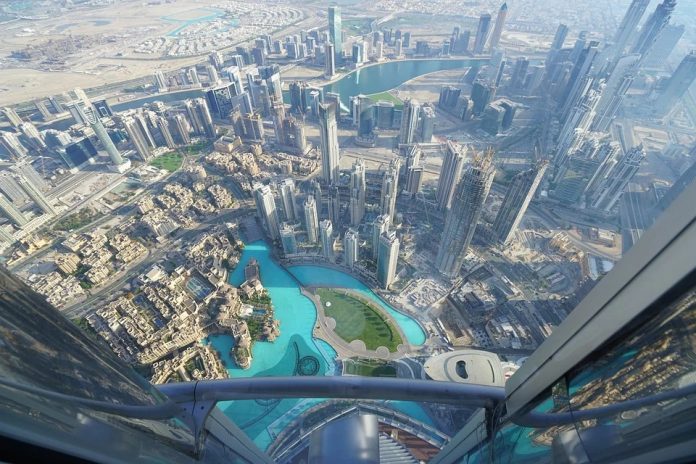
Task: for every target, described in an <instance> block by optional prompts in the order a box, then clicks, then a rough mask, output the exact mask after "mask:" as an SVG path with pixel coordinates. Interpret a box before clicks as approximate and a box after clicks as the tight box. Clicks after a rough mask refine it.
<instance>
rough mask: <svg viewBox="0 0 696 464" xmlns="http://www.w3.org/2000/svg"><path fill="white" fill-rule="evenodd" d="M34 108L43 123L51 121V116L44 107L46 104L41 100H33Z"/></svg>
mask: <svg viewBox="0 0 696 464" xmlns="http://www.w3.org/2000/svg"><path fill="white" fill-rule="evenodd" d="M34 106H35V107H36V109H37V110H39V113H41V118H42V119H43V120H44V121H50V120H51V119H53V114H52V113H51V112H50V111H48V108H47V107H46V104H45V103H44V101H43V100H40V99H37V100H34Z"/></svg>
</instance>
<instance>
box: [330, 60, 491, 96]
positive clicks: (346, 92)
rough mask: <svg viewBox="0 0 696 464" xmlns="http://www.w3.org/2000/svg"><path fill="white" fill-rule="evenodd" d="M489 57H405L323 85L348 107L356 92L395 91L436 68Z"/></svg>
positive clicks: (466, 64) (478, 62)
mask: <svg viewBox="0 0 696 464" xmlns="http://www.w3.org/2000/svg"><path fill="white" fill-rule="evenodd" d="M488 61H489V60H488V59H461V60H448V59H439V60H437V59H436V60H401V61H389V62H386V63H382V64H378V65H374V66H367V67H365V68H360V69H358V70H356V71H354V72H352V73H350V74H347V75H346V76H344V77H342V78H341V79H339V80H337V81H336V82H332V83H331V84H327V85H325V86H324V87H323V90H324V92H336V93H338V94H340V95H341V101H342V102H343V104H344V105H346V106H348V104H349V103H350V97H352V96H355V95H360V94H364V95H371V94H374V93H380V92H385V91H387V90H391V89H393V88H396V87H398V86H400V85H401V84H403V83H404V82H406V81H409V80H411V79H413V78H415V77H418V76H422V75H423V74H428V73H431V72H435V71H444V70H447V69H460V68H468V67H471V66H482V65H485V64H487V63H488Z"/></svg>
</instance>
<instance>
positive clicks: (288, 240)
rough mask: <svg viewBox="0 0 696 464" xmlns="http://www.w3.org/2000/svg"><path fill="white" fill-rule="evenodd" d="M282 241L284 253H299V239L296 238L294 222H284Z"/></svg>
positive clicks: (281, 231) (281, 230)
mask: <svg viewBox="0 0 696 464" xmlns="http://www.w3.org/2000/svg"><path fill="white" fill-rule="evenodd" d="M280 243H281V245H282V246H283V253H285V254H286V255H294V254H295V253H297V239H296V238H295V229H294V228H293V226H292V224H288V223H287V222H284V223H283V224H281V226H280Z"/></svg>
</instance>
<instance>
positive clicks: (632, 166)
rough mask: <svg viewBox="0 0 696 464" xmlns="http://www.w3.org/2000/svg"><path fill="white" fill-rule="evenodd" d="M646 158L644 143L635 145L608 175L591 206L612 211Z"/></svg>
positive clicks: (595, 194) (592, 199)
mask: <svg viewBox="0 0 696 464" xmlns="http://www.w3.org/2000/svg"><path fill="white" fill-rule="evenodd" d="M644 159H645V150H643V145H639V146H637V147H633V148H631V149H630V150H628V151H627V152H626V153H624V155H623V157H621V159H619V161H618V162H617V163H616V165H615V166H614V168H613V169H612V170H611V171H609V173H608V174H607V176H606V177H605V178H604V179H603V180H602V182H601V184H600V185H599V187H598V188H597V190H596V191H595V193H594V195H593V196H592V198H591V206H592V208H594V209H599V210H603V211H607V212H608V211H611V209H612V208H613V207H614V205H615V204H616V202H617V201H618V200H619V198H621V194H622V193H623V191H624V189H625V188H626V185H628V183H629V182H630V181H631V179H633V176H634V175H635V174H636V173H637V172H638V169H639V168H640V163H641V162H642V161H643V160H644Z"/></svg>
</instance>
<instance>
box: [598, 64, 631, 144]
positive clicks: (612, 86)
mask: <svg viewBox="0 0 696 464" xmlns="http://www.w3.org/2000/svg"><path fill="white" fill-rule="evenodd" d="M639 60H640V55H638V54H632V55H627V56H623V57H621V58H619V59H618V61H617V62H616V65H615V66H614V70H613V71H612V72H611V75H610V76H609V78H608V79H607V81H606V83H605V86H604V90H603V91H602V96H601V97H600V99H599V101H598V102H597V106H596V108H595V115H594V119H593V120H592V126H591V127H590V129H592V130H593V131H598V132H604V131H606V130H607V129H609V126H610V125H611V122H612V120H613V119H614V116H616V112H617V111H618V110H619V107H620V106H621V103H622V102H623V99H624V97H625V95H626V93H627V92H628V89H630V88H631V84H633V80H634V79H635V77H636V69H635V68H636V66H637V64H638V62H639Z"/></svg>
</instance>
